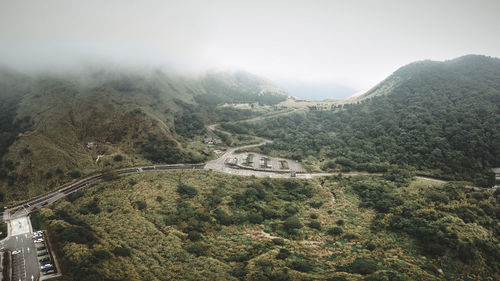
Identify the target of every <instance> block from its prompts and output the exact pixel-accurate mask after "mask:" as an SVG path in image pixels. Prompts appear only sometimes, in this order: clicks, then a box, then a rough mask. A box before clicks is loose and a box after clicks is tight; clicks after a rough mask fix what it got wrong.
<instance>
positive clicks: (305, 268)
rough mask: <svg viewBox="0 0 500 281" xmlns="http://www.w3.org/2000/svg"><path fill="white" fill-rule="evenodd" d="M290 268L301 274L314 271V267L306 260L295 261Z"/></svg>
mask: <svg viewBox="0 0 500 281" xmlns="http://www.w3.org/2000/svg"><path fill="white" fill-rule="evenodd" d="M289 267H290V268H292V269H295V270H297V271H300V272H309V271H311V270H312V265H311V264H310V263H309V262H308V261H305V260H294V261H292V262H291V263H290V265H289Z"/></svg>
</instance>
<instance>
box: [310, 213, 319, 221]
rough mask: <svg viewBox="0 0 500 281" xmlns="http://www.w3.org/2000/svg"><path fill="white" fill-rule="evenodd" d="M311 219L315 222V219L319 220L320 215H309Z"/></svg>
mask: <svg viewBox="0 0 500 281" xmlns="http://www.w3.org/2000/svg"><path fill="white" fill-rule="evenodd" d="M309 217H310V218H311V219H313V220H315V219H317V218H318V215H317V214H315V213H312V214H310V215H309Z"/></svg>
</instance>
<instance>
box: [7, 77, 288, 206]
mask: <svg viewBox="0 0 500 281" xmlns="http://www.w3.org/2000/svg"><path fill="white" fill-rule="evenodd" d="M236 90H237V93H238V99H237V100H235V98H234V97H233V96H231V93H232V92H236ZM214 96H215V97H217V99H216V100H214V99H211V97H214ZM207 98H208V100H211V102H210V103H208V102H205V101H206V100H207ZM285 99H286V95H284V92H283V91H281V90H279V89H277V88H276V87H275V86H273V85H271V84H269V82H267V81H265V80H263V79H259V78H258V77H255V76H252V75H250V74H247V73H235V74H228V73H209V74H206V75H202V76H200V77H182V76H178V75H173V74H167V73H165V72H162V71H159V70H151V71H142V72H133V71H117V70H109V69H93V70H88V71H83V72H81V73H78V75H76V74H66V75H49V74H46V75H25V74H22V73H17V72H15V71H12V70H8V69H2V71H1V72H0V114H1V117H2V122H1V124H0V126H1V127H0V159H1V163H0V190H1V191H2V192H4V193H5V194H7V195H8V197H9V198H20V197H21V196H22V197H24V198H26V196H29V197H31V196H33V195H35V194H38V193H39V192H43V191H44V190H49V189H52V188H53V187H55V186H57V185H58V184H61V183H64V182H68V181H69V180H70V179H71V178H77V177H80V175H85V174H89V173H92V172H95V171H100V170H102V169H103V168H105V167H120V166H130V165H138V164H147V163H154V162H159V163H183V162H201V161H204V160H205V157H204V156H203V155H202V154H201V153H200V149H194V148H193V147H187V145H186V143H188V142H189V141H192V140H193V138H195V137H200V138H201V136H202V135H203V134H204V133H206V132H205V129H204V126H205V124H206V123H208V122H216V121H218V120H232V119H237V118H247V117H249V116H252V114H254V113H252V112H250V111H249V110H236V109H231V108H220V107H217V105H219V104H222V103H226V102H234V101H238V102H259V103H261V104H275V103H278V102H280V101H282V100H285ZM89 143H93V145H92V144H90V147H88V146H87V145H88V144H89ZM98 155H103V156H102V157H101V158H100V162H97V163H96V159H97V157H98Z"/></svg>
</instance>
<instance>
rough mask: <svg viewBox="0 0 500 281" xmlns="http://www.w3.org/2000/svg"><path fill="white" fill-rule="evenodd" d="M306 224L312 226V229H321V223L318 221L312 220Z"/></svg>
mask: <svg viewBox="0 0 500 281" xmlns="http://www.w3.org/2000/svg"><path fill="white" fill-rule="evenodd" d="M308 226H309V227H310V228H314V229H318V230H320V229H321V224H320V223H319V221H312V222H310V223H309V224H308Z"/></svg>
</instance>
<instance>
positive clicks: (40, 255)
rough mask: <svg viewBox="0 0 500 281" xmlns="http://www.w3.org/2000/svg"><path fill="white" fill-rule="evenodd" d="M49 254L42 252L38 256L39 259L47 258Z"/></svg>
mask: <svg viewBox="0 0 500 281" xmlns="http://www.w3.org/2000/svg"><path fill="white" fill-rule="evenodd" d="M48 254H49V253H47V252H41V253H38V255H37V256H39V257H43V256H46V255H48Z"/></svg>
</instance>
